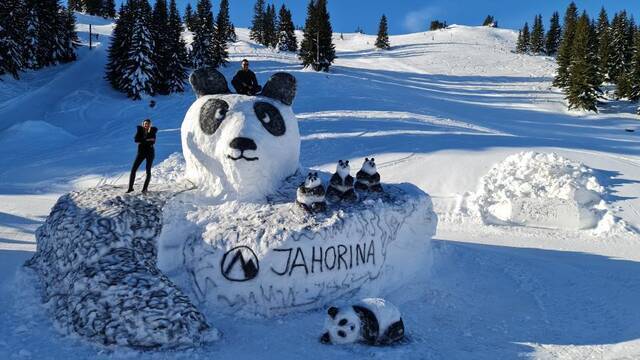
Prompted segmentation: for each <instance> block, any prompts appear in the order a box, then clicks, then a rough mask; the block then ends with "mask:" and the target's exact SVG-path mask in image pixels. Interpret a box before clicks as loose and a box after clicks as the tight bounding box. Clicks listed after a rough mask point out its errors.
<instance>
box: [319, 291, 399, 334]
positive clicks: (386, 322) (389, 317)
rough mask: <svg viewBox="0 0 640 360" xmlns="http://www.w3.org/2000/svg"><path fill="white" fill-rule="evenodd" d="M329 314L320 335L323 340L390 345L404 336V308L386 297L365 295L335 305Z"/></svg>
mask: <svg viewBox="0 0 640 360" xmlns="http://www.w3.org/2000/svg"><path fill="white" fill-rule="evenodd" d="M327 314H328V316H327V319H326V320H325V324H324V333H323V334H322V336H321V337H320V342H322V343H323V344H350V343H354V342H364V343H366V344H369V345H388V344H392V343H394V342H397V341H399V340H401V339H402V338H403V337H404V323H403V322H402V317H401V314H400V310H398V308H397V307H395V305H393V304H392V303H390V302H388V301H386V300H384V299H380V298H367V299H362V300H360V301H359V302H358V303H357V304H355V305H352V306H348V307H345V308H341V309H338V308H336V307H333V306H332V307H330V308H329V310H328V311H327Z"/></svg>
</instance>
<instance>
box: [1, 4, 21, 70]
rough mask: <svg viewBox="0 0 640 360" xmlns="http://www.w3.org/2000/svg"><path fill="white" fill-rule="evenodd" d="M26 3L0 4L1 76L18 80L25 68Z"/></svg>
mask: <svg viewBox="0 0 640 360" xmlns="http://www.w3.org/2000/svg"><path fill="white" fill-rule="evenodd" d="M24 11H25V8H24V3H23V2H22V1H21V0H4V1H2V2H1V3H0V76H1V75H4V74H9V75H11V76H13V77H14V78H16V79H18V78H19V75H18V72H19V71H20V70H21V69H22V67H23V59H22V51H21V50H22V49H21V44H22V43H23V33H24V28H23V25H24V23H23V22H22V20H23V15H24Z"/></svg>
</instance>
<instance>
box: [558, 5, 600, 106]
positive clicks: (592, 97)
mask: <svg viewBox="0 0 640 360" xmlns="http://www.w3.org/2000/svg"><path fill="white" fill-rule="evenodd" d="M594 38H595V31H593V34H592V29H591V26H590V21H589V17H588V16H587V13H586V12H584V13H583V14H582V16H580V18H579V20H578V21H577V23H576V24H575V27H574V36H573V44H572V50H571V60H570V65H569V68H568V72H569V77H568V86H567V89H566V99H567V101H568V103H569V109H583V110H587V111H595V112H597V111H598V109H597V107H596V104H597V99H598V91H599V89H598V87H597V85H595V84H594V83H593V80H594V74H595V73H597V64H596V63H595V62H594V59H595V56H596V54H595V48H592V47H593V46H591V45H590V42H591V41H592V40H593V39H594ZM590 48H591V49H590Z"/></svg>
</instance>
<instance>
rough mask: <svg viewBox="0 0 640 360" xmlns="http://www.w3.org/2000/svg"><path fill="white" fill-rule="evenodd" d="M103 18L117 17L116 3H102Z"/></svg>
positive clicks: (112, 1)
mask: <svg viewBox="0 0 640 360" xmlns="http://www.w3.org/2000/svg"><path fill="white" fill-rule="evenodd" d="M102 17H105V18H111V19H114V18H115V17H116V2H115V1H114V0H104V1H103V2H102Z"/></svg>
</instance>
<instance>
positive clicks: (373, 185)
mask: <svg viewBox="0 0 640 360" xmlns="http://www.w3.org/2000/svg"><path fill="white" fill-rule="evenodd" d="M375 160H376V159H374V158H371V159H369V158H365V159H364V162H363V163H362V168H361V169H360V171H358V173H357V174H356V184H355V188H356V189H357V190H361V191H372V192H381V191H382V185H380V174H378V169H377V168H376V162H375Z"/></svg>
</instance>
